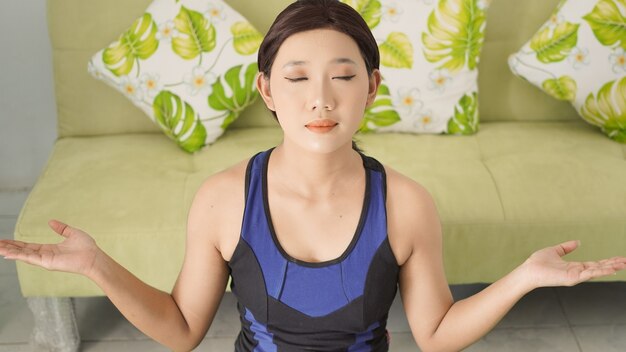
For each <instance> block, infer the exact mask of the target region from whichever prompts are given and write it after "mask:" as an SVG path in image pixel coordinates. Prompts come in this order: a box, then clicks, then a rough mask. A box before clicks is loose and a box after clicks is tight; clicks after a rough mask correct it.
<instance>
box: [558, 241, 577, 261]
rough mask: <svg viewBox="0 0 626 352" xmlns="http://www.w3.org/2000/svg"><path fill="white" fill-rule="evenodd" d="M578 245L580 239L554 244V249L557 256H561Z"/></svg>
mask: <svg viewBox="0 0 626 352" xmlns="http://www.w3.org/2000/svg"><path fill="white" fill-rule="evenodd" d="M578 245H580V241H577V240H574V241H567V242H563V243H560V244H557V245H556V246H554V249H556V251H557V253H558V254H559V256H561V257H562V256H564V255H566V254H568V253H571V252H572V251H573V250H575V249H576V248H578Z"/></svg>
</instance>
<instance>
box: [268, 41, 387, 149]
mask: <svg viewBox="0 0 626 352" xmlns="http://www.w3.org/2000/svg"><path fill="white" fill-rule="evenodd" d="M379 84H380V73H379V72H378V70H374V73H373V74H372V76H371V77H369V76H368V74H367V70H366V67H365V61H364V60H363V58H362V57H361V53H360V51H359V47H358V45H357V44H356V42H355V41H354V40H353V39H352V38H351V37H350V36H348V35H346V34H344V33H341V32H338V31H335V30H332V29H315V30H310V31H305V32H299V33H296V34H294V35H292V36H290V37H289V38H287V39H286V40H285V41H284V42H283V44H282V45H281V46H280V48H279V50H278V53H277V55H276V58H275V60H274V63H273V65H272V70H271V74H270V79H269V81H268V80H267V79H265V78H264V76H263V74H262V73H261V74H259V76H258V77H257V88H258V89H259V92H260V93H261V96H262V97H263V100H264V101H265V103H266V105H267V107H268V108H269V109H271V110H273V111H275V112H276V115H277V117H278V122H279V123H280V125H281V127H282V129H283V131H284V136H285V142H290V143H295V144H297V145H298V146H300V147H301V148H303V149H305V150H309V151H315V152H322V153H329V152H333V151H335V150H338V149H339V148H341V147H346V145H350V146H351V144H352V136H353V135H354V133H355V132H356V131H357V130H358V128H359V126H360V123H361V119H362V118H363V113H364V111H365V108H366V107H367V106H368V105H369V104H371V103H372V102H373V101H374V99H375V97H376V90H377V89H378V85H379Z"/></svg>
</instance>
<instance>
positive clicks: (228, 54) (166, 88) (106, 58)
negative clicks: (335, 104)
mask: <svg viewBox="0 0 626 352" xmlns="http://www.w3.org/2000/svg"><path fill="white" fill-rule="evenodd" d="M225 8H227V9H226V10H224V9H225ZM366 8H367V6H365V7H364V10H366ZM222 10H224V13H222V12H219V13H215V12H214V11H222ZM203 11H205V9H202V8H198V6H196V5H194V2H193V1H180V0H163V1H161V2H154V3H153V4H152V5H150V7H148V9H147V10H146V13H144V14H143V15H142V16H141V17H139V18H138V19H137V20H136V21H134V22H133V24H132V25H131V27H130V28H129V29H128V30H127V31H125V32H124V33H122V34H121V35H120V37H119V39H118V40H116V41H115V42H113V43H112V44H111V45H109V46H108V47H107V48H105V49H104V50H102V51H101V52H99V53H98V54H97V55H96V56H94V57H93V58H92V59H91V60H90V61H89V64H88V71H89V72H90V73H91V74H92V75H93V76H94V77H96V78H98V79H100V80H103V81H105V82H107V83H108V84H110V85H112V86H114V87H116V88H117V89H119V90H121V91H123V92H124V94H125V95H127V96H128V97H129V98H131V99H132V101H133V103H134V104H136V105H137V106H139V107H141V108H142V110H144V111H145V112H146V113H148V115H149V116H150V117H151V119H152V120H153V121H154V122H155V123H157V124H158V125H159V126H160V128H161V129H162V130H163V132H164V133H165V134H166V135H167V136H168V137H169V138H171V139H172V140H174V141H175V142H176V143H177V144H178V145H179V146H180V148H181V149H183V150H185V151H187V152H190V153H192V152H195V151H197V150H199V149H201V148H202V147H203V146H204V145H206V144H209V143H212V142H213V141H214V140H215V139H216V138H218V137H219V136H220V135H221V134H222V133H223V131H224V129H226V128H227V127H228V126H229V125H230V124H231V123H232V122H233V121H234V120H235V119H236V118H237V117H238V116H239V114H240V113H241V112H242V111H243V110H244V109H245V108H246V107H247V106H248V105H250V104H251V103H252V102H253V101H254V100H255V99H256V97H257V96H258V93H257V91H256V86H255V84H254V78H255V76H256V73H257V63H256V53H257V52H258V49H259V46H260V44H261V42H262V40H263V35H262V34H261V33H260V32H259V31H257V30H256V29H255V28H254V27H253V26H252V25H251V24H250V23H249V22H248V21H246V20H245V18H243V17H241V16H240V15H238V14H236V13H235V12H233V11H232V9H229V8H228V6H217V7H215V8H214V9H213V11H206V12H203ZM368 11H369V10H368ZM173 29H175V30H173ZM157 34H158V35H157ZM218 34H219V36H218ZM216 49H219V50H216ZM165 58H167V59H165ZM172 58H174V60H176V59H177V60H178V62H176V63H174V62H173V61H172V60H173V59H172ZM194 59H195V60H197V61H194V62H190V60H194ZM165 60H168V61H165ZM203 61H205V62H204V63H203ZM164 67H166V68H167V69H164ZM131 74H132V75H131ZM209 77H218V78H217V80H216V81H215V83H214V84H212V85H211V86H207V87H206V93H204V92H205V89H204V88H203V87H201V86H200V85H201V84H204V85H209V84H210V83H202V82H200V81H204V80H209ZM209 81H210V80H209ZM201 92H202V93H201Z"/></svg>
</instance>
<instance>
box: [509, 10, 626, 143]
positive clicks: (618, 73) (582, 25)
mask: <svg viewBox="0 0 626 352" xmlns="http://www.w3.org/2000/svg"><path fill="white" fill-rule="evenodd" d="M509 67H510V68H511V70H512V71H513V73H514V74H516V75H518V76H519V77H521V78H523V79H525V80H527V81H529V82H530V83H532V84H533V85H535V86H537V87H538V88H540V89H541V90H543V91H544V92H545V93H547V94H549V95H550V96H552V97H554V98H555V99H559V100H565V101H569V102H570V103H571V104H572V105H573V106H574V108H575V109H576V111H578V113H579V114H580V116H581V117H582V118H583V119H584V120H585V121H587V122H588V123H590V124H592V125H595V126H598V127H600V128H601V130H602V132H603V133H604V134H606V135H607V136H608V137H609V138H611V139H613V140H615V141H617V142H620V143H626V0H600V1H598V0H576V1H574V0H563V1H561V2H560V3H559V5H558V6H557V8H556V9H555V10H554V13H553V14H552V16H551V17H550V19H549V20H548V21H547V22H546V23H545V24H544V25H543V26H542V27H541V28H540V29H539V31H538V32H537V33H536V34H535V35H534V36H533V37H532V38H531V39H530V40H529V41H528V42H527V43H526V44H524V46H523V47H522V48H521V49H520V50H519V51H518V52H516V53H514V54H512V55H511V56H510V57H509Z"/></svg>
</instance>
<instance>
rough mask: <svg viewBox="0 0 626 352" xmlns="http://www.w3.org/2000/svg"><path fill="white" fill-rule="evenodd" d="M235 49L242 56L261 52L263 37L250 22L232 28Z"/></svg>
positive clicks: (239, 23) (240, 23)
mask: <svg viewBox="0 0 626 352" xmlns="http://www.w3.org/2000/svg"><path fill="white" fill-rule="evenodd" d="M230 32H231V33H232V34H233V47H234V48H235V51H236V52H238V53H239V54H241V55H252V54H254V53H256V52H257V51H258V50H259V47H260V46H261V42H263V35H262V34H261V33H260V32H259V31H257V30H256V28H254V27H253V26H252V25H251V24H250V23H248V22H237V23H235V24H233V25H232V27H230Z"/></svg>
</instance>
